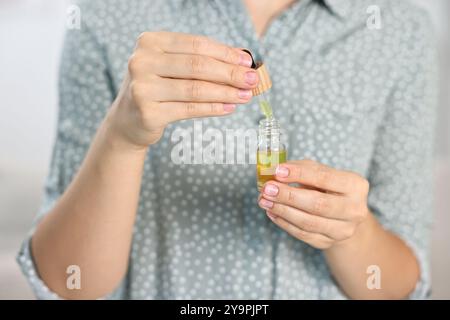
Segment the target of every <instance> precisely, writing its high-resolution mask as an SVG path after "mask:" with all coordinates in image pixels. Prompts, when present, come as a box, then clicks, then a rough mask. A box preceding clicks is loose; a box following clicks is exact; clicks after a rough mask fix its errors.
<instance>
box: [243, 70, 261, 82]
mask: <svg viewBox="0 0 450 320" xmlns="http://www.w3.org/2000/svg"><path fill="white" fill-rule="evenodd" d="M257 80H258V75H257V74H256V72H255V71H248V72H246V73H245V82H247V84H250V85H253V84H255V83H256V81H257Z"/></svg>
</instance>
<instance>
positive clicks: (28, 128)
mask: <svg viewBox="0 0 450 320" xmlns="http://www.w3.org/2000/svg"><path fill="white" fill-rule="evenodd" d="M149 1H150V0H149ZM392 1H399V0H392ZM416 2H418V3H420V4H421V5H423V6H425V7H426V8H427V9H428V10H430V12H431V14H432V17H433V20H434V22H435V24H436V30H437V32H438V37H439V39H440V41H439V43H440V51H441V56H442V58H443V59H442V60H443V63H442V67H441V70H443V72H442V76H443V81H442V83H443V85H445V86H447V84H448V83H450V81H449V80H450V79H449V78H450V72H449V66H450V58H449V57H450V44H449V39H450V30H449V25H448V19H449V14H448V13H449V12H450V1H446V0H417V1H416ZM66 8H67V0H13V1H11V0H9V1H1V0H0V299H2V298H3V299H4V298H32V297H33V296H32V294H31V292H30V290H29V289H28V287H27V285H26V283H25V280H24V279H23V278H22V276H21V275H20V272H19V270H18V268H17V266H16V264H15V261H14V255H15V253H16V251H17V248H18V246H19V243H20V241H21V240H22V238H23V237H24V234H25V233H26V231H27V230H28V228H29V225H30V223H31V219H32V217H33V215H34V213H35V211H36V208H37V206H38V204H39V200H40V195H41V189H42V183H43V179H44V177H45V175H46V171H47V167H48V162H49V158H50V153H51V147H52V143H53V136H54V131H55V130H54V128H55V121H56V106H57V104H56V103H57V92H56V82H57V67H58V60H59V54H60V47H61V41H62V37H63V32H64V23H65V11H66ZM448 89H449V88H448V87H445V90H443V94H442V99H441V100H442V103H441V106H440V111H439V114H440V116H439V119H440V121H439V129H438V141H437V142H438V148H437V153H438V160H437V162H436V173H437V179H436V186H437V191H436V192H437V196H438V206H437V211H436V214H435V221H436V222H435V232H434V234H433V261H432V266H433V277H434V297H436V298H450V277H448V276H447V274H446V273H447V272H448V271H449V270H450V258H449V255H450V233H449V232H448V229H449V227H450V215H449V213H450V203H449V197H448V192H449V191H448V190H450V183H449V181H450V161H449V154H450V152H449V149H450V148H449V144H450V142H449V140H450V139H449V136H450V133H449V129H448V127H449V124H450V112H449V103H448V102H449V96H448V93H449V92H450V90H448Z"/></svg>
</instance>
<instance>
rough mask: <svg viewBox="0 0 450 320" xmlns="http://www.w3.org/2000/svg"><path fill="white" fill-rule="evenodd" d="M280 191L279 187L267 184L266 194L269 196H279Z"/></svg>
mask: <svg viewBox="0 0 450 320" xmlns="http://www.w3.org/2000/svg"><path fill="white" fill-rule="evenodd" d="M278 191H279V190H278V187H277V186H276V185H273V184H266V186H265V187H264V193H265V194H267V195H268V196H272V197H273V196H276V195H277V194H278Z"/></svg>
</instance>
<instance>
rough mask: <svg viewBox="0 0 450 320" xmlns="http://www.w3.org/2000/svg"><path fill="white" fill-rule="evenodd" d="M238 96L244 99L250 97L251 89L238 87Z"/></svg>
mask: <svg viewBox="0 0 450 320" xmlns="http://www.w3.org/2000/svg"><path fill="white" fill-rule="evenodd" d="M238 96H239V98H241V99H245V100H247V99H250V98H251V97H252V91H251V90H242V89H240V90H239V92H238Z"/></svg>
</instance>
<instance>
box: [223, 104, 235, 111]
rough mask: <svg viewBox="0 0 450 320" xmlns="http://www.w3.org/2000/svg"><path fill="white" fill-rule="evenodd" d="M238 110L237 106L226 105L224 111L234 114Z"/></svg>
mask: <svg viewBox="0 0 450 320" xmlns="http://www.w3.org/2000/svg"><path fill="white" fill-rule="evenodd" d="M235 109H236V105H235V104H229V103H224V105H223V111H225V112H233V111H234V110H235Z"/></svg>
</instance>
